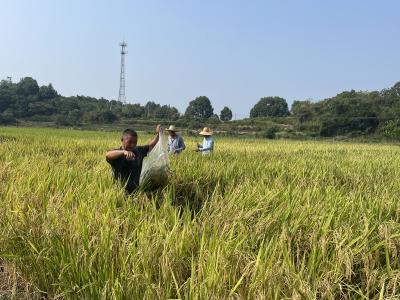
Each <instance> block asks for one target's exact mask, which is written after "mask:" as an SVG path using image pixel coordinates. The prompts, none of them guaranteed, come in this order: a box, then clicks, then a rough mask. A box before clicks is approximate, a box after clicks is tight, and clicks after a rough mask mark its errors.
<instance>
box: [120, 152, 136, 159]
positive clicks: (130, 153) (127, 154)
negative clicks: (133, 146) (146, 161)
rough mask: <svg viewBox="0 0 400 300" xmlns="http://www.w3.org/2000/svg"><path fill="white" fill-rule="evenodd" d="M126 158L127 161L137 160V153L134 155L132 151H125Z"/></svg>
mask: <svg viewBox="0 0 400 300" xmlns="http://www.w3.org/2000/svg"><path fill="white" fill-rule="evenodd" d="M123 153H124V156H125V158H126V159H127V160H134V159H135V153H133V152H132V151H126V150H124V152H123Z"/></svg>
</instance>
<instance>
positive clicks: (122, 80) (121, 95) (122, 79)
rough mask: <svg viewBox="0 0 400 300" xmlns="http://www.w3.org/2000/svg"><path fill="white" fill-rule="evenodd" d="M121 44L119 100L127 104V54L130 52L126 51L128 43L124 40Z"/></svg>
mask: <svg viewBox="0 0 400 300" xmlns="http://www.w3.org/2000/svg"><path fill="white" fill-rule="evenodd" d="M119 45H120V46H121V74H120V76H119V95H118V101H121V102H122V103H123V104H126V97H125V54H127V53H128V51H126V49H125V48H126V47H128V44H127V43H125V41H123V42H122V43H120V44H119Z"/></svg>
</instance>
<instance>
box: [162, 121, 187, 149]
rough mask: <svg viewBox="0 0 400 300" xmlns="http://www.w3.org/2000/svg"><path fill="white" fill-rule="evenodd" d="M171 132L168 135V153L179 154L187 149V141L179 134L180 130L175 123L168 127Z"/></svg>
mask: <svg viewBox="0 0 400 300" xmlns="http://www.w3.org/2000/svg"><path fill="white" fill-rule="evenodd" d="M165 131H167V132H168V133H169V137H168V153H169V154H179V153H181V152H182V151H183V150H185V148H186V146H185V142H184V141H183V138H182V137H181V136H180V135H179V134H177V132H178V130H177V129H176V127H175V126H174V125H171V126H169V128H168V129H166V130H165Z"/></svg>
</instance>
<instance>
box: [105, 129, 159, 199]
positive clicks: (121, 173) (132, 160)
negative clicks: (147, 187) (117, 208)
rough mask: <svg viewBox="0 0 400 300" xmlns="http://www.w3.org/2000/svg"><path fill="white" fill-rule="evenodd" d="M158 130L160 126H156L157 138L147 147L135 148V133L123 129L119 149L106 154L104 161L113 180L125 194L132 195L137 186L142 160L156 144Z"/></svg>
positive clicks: (136, 136)
mask: <svg viewBox="0 0 400 300" xmlns="http://www.w3.org/2000/svg"><path fill="white" fill-rule="evenodd" d="M160 130H161V127H160V125H157V128H156V133H157V136H156V137H154V138H153V139H152V140H151V141H150V142H149V143H148V144H147V145H144V146H137V141H138V135H137V133H136V131H135V130H133V129H129V128H128V129H125V130H124V131H123V132H122V138H121V142H122V145H121V147H119V148H117V149H114V150H110V151H108V152H107V154H106V160H107V162H108V163H109V164H110V165H111V167H112V170H113V174H114V179H115V180H116V181H118V182H120V183H121V184H123V185H124V186H125V192H126V193H127V194H131V193H133V192H134V191H135V190H136V189H137V187H138V186H139V179H140V172H141V171H142V164H143V158H144V157H145V156H146V155H147V153H148V152H150V151H151V150H152V149H153V148H154V146H155V145H156V144H157V142H158V134H159V132H160Z"/></svg>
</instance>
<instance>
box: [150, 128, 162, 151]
mask: <svg viewBox="0 0 400 300" xmlns="http://www.w3.org/2000/svg"><path fill="white" fill-rule="evenodd" d="M160 132H161V126H160V125H157V127H156V134H157V135H156V136H155V137H154V139H152V140H151V141H150V142H148V143H147V145H148V146H149V151H151V150H152V149H153V148H154V146H155V145H156V144H157V143H158V136H159V133H160Z"/></svg>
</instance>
